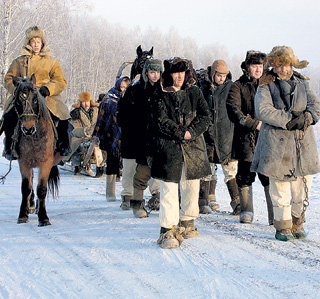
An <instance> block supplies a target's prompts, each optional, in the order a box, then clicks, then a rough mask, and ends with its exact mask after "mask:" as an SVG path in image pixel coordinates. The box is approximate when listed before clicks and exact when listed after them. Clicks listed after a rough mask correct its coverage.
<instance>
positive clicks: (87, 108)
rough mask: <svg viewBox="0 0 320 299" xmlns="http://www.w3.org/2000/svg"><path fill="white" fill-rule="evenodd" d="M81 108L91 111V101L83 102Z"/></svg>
mask: <svg viewBox="0 0 320 299" xmlns="http://www.w3.org/2000/svg"><path fill="white" fill-rule="evenodd" d="M81 107H82V108H83V109H84V110H86V111H88V110H89V109H90V101H87V102H81Z"/></svg>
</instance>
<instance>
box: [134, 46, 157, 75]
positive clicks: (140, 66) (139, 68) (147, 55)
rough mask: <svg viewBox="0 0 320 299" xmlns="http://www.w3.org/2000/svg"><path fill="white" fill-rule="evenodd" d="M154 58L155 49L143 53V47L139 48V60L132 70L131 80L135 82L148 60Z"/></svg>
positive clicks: (136, 60) (137, 59)
mask: <svg viewBox="0 0 320 299" xmlns="http://www.w3.org/2000/svg"><path fill="white" fill-rule="evenodd" d="M152 56H153V47H152V48H151V49H150V50H149V51H142V48H141V45H139V46H138V47H137V58H136V59H135V61H134V63H133V65H132V68H131V75H130V79H131V80H133V79H134V78H135V76H136V75H137V74H141V73H142V70H143V67H144V64H145V63H146V60H147V59H149V58H151V57H152Z"/></svg>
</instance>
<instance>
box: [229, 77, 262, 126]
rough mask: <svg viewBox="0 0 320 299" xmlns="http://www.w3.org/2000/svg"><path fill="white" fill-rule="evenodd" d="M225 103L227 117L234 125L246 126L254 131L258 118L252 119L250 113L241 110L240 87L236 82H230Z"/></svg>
mask: <svg viewBox="0 0 320 299" xmlns="http://www.w3.org/2000/svg"><path fill="white" fill-rule="evenodd" d="M226 105H227V113H228V116H229V119H230V120H231V121H232V122H233V123H234V124H235V125H238V126H242V127H244V128H247V129H248V130H250V131H254V130H255V129H256V128H257V126H258V124H259V120H257V119H252V117H251V116H250V115H244V113H243V112H242V110H241V89H240V86H239V83H238V82H235V83H233V84H232V86H231V88H230V91H229V94H228V98H227V101H226Z"/></svg>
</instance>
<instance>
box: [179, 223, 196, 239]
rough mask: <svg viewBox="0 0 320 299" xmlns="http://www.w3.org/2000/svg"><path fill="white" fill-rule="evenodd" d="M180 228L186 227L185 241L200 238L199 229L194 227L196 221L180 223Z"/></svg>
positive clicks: (183, 234)
mask: <svg viewBox="0 0 320 299" xmlns="http://www.w3.org/2000/svg"><path fill="white" fill-rule="evenodd" d="M179 226H180V227H184V228H185V230H184V232H183V233H182V236H183V238H184V239H189V238H194V237H198V236H199V233H200V231H199V229H198V228H197V227H195V226H194V220H185V221H180V225H179Z"/></svg>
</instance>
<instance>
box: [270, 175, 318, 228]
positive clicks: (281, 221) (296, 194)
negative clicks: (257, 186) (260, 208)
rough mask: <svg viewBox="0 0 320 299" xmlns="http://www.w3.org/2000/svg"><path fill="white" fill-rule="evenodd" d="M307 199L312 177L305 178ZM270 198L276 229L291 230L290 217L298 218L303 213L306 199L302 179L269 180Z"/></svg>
mask: <svg viewBox="0 0 320 299" xmlns="http://www.w3.org/2000/svg"><path fill="white" fill-rule="evenodd" d="M305 179H306V183H307V188H308V197H309V194H310V188H311V185H312V175H306V176H305ZM269 191H270V196H271V200H272V205H273V214H274V220H275V228H276V229H287V228H291V225H292V216H294V217H297V218H299V217H300V216H301V213H302V211H303V200H304V199H305V198H306V190H305V184H304V182H303V180H302V177H298V178H297V180H296V181H279V180H275V179H273V178H270V190H269Z"/></svg>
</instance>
